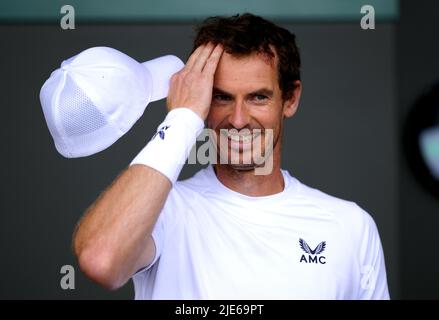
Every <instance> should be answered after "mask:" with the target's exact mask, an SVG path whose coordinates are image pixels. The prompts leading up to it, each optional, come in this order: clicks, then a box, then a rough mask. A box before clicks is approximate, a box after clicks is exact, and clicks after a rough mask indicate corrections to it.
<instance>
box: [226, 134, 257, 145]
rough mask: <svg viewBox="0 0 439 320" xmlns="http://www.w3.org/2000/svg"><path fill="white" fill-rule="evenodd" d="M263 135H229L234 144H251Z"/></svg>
mask: <svg viewBox="0 0 439 320" xmlns="http://www.w3.org/2000/svg"><path fill="white" fill-rule="evenodd" d="M260 134H261V133H260V132H257V133H254V134H246V135H243V134H228V137H229V138H230V140H232V141H234V142H239V141H242V142H243V143H249V142H252V140H253V139H255V138H257V137H258V136H259V135H260Z"/></svg>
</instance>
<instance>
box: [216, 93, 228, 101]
mask: <svg viewBox="0 0 439 320" xmlns="http://www.w3.org/2000/svg"><path fill="white" fill-rule="evenodd" d="M213 99H214V100H217V101H230V97H229V96H228V95H226V94H214V95H213Z"/></svg>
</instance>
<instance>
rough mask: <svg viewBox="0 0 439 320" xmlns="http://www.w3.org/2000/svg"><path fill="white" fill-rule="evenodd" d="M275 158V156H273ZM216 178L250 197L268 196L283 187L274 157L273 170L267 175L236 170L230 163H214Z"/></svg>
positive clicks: (278, 165) (252, 171)
mask: <svg viewBox="0 0 439 320" xmlns="http://www.w3.org/2000/svg"><path fill="white" fill-rule="evenodd" d="M275 158H276V157H275ZM214 169H215V173H216V176H217V178H218V180H219V181H220V182H221V183H222V184H223V185H225V186H226V187H227V188H229V189H231V190H233V191H235V192H238V193H241V194H244V195H246V196H251V197H262V196H269V195H273V194H276V193H279V192H282V191H283V190H284V187H285V181H284V177H283V175H282V172H281V170H280V161H276V159H274V162H273V170H272V171H271V173H270V174H267V175H256V174H255V170H254V169H251V170H237V169H234V168H233V167H231V166H230V165H225V164H216V165H214Z"/></svg>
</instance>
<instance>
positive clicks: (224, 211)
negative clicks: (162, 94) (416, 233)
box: [133, 166, 389, 299]
mask: <svg viewBox="0 0 439 320" xmlns="http://www.w3.org/2000/svg"><path fill="white" fill-rule="evenodd" d="M282 174H283V177H284V181H285V188H284V190H283V191H282V192H281V193H278V194H275V195H271V196H265V197H248V196H245V195H242V194H239V193H237V192H234V191H232V190H230V189H228V188H226V187H225V186H224V185H222V184H221V182H220V181H219V180H218V179H217V177H216V175H215V173H214V170H213V168H212V167H211V166H209V167H207V168H206V169H203V170H201V171H199V172H198V173H197V174H196V175H195V176H194V177H192V178H191V179H188V180H185V181H177V182H176V183H175V184H174V186H173V188H172V190H171V192H170V194H169V196H168V198H167V201H166V203H165V206H164V208H163V210H162V212H161V213H160V215H159V218H158V220H157V223H156V225H155V227H154V230H153V239H154V242H155V245H156V255H155V259H154V261H153V263H152V264H150V265H149V266H148V267H147V268H145V269H143V270H142V271H139V272H138V273H137V274H135V275H134V276H133V281H134V287H135V298H136V299H389V293H388V288H387V280H386V270H385V263H384V256H383V251H382V247H381V242H380V238H379V234H378V231H377V227H376V225H375V223H374V221H373V219H372V218H371V216H370V215H369V214H368V213H366V212H365V211H364V210H362V209H361V208H360V207H358V206H357V205H356V204H355V203H353V202H348V201H344V200H341V199H338V198H335V197H332V196H329V195H327V194H325V193H323V192H321V191H319V190H316V189H312V188H310V187H307V186H306V185H304V184H302V183H301V182H299V181H298V180H297V179H296V178H293V177H291V176H290V175H289V173H288V172H287V171H282ZM300 239H303V240H304V241H305V242H306V244H305V246H308V248H310V249H311V250H313V251H316V249H317V247H319V246H318V245H319V244H321V243H322V242H323V241H325V248H324V250H323V251H322V252H320V253H319V254H317V253H316V254H311V255H310V254H307V253H305V251H304V250H303V249H302V248H301V246H300V243H299V241H300ZM320 248H322V245H320ZM303 256H305V258H306V262H305V261H304V260H302V259H303ZM323 257H324V258H323ZM310 258H311V259H310ZM313 261H315V262H313ZM320 262H322V263H320ZM323 262H324V264H323Z"/></svg>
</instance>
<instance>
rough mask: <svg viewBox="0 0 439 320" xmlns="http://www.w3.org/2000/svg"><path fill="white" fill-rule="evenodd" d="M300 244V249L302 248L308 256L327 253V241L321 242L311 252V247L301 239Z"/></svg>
mask: <svg viewBox="0 0 439 320" xmlns="http://www.w3.org/2000/svg"><path fill="white" fill-rule="evenodd" d="M299 244H300V247H301V248H302V250H303V251H305V252H306V253H308V254H320V253H322V252H323V251H325V248H326V241H322V242H320V243H319V244H318V246H317V247H316V248H315V249H314V250H311V248H310V247H309V245H308V244H307V243H306V241H305V240H303V239H299Z"/></svg>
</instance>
